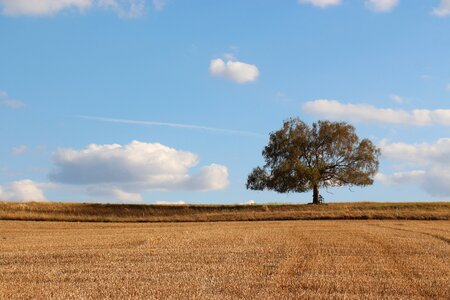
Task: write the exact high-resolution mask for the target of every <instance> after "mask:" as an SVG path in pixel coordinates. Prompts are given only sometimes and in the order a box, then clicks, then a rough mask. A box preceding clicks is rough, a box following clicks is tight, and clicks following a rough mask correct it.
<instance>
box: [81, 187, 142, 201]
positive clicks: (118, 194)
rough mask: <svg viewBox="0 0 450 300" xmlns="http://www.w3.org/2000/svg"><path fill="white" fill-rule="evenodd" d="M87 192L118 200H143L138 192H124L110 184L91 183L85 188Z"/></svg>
mask: <svg viewBox="0 0 450 300" xmlns="http://www.w3.org/2000/svg"><path fill="white" fill-rule="evenodd" d="M86 192H87V194H89V195H91V196H94V197H96V198H102V199H106V200H109V199H116V200H119V201H142V200H144V199H143V197H142V195H141V194H139V193H132V192H126V191H124V190H121V189H120V188H118V187H116V186H111V185H107V184H105V185H91V186H88V187H87V188H86Z"/></svg>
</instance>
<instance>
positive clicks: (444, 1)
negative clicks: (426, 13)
mask: <svg viewBox="0 0 450 300" xmlns="http://www.w3.org/2000/svg"><path fill="white" fill-rule="evenodd" d="M431 13H432V14H433V15H435V16H438V17H446V16H448V15H450V0H441V2H440V4H439V6H438V7H436V8H434V9H433V11H432V12H431Z"/></svg>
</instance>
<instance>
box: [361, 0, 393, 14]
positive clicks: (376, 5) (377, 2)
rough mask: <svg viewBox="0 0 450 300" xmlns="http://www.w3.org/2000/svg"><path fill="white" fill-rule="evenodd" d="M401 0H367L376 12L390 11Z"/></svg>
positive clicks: (367, 3) (368, 4)
mask: <svg viewBox="0 0 450 300" xmlns="http://www.w3.org/2000/svg"><path fill="white" fill-rule="evenodd" d="M399 2H400V0H366V6H367V7H368V8H369V9H371V10H373V11H375V12H388V11H391V10H393V9H394V8H395V7H396V6H397V4H398V3H399Z"/></svg>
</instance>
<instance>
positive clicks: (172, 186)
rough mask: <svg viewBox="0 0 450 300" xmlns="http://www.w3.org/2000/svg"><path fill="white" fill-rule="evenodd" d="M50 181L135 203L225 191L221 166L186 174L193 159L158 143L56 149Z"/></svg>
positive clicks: (215, 165)
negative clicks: (155, 193)
mask: <svg viewBox="0 0 450 300" xmlns="http://www.w3.org/2000/svg"><path fill="white" fill-rule="evenodd" d="M53 160H54V163H55V168H54V170H53V171H52V172H51V174H50V178H51V180H52V181H55V182H58V183H65V184H75V185H83V186H86V187H87V192H88V193H89V194H91V195H99V196H102V197H114V198H116V199H120V200H127V199H128V200H140V199H141V198H140V197H141V195H139V193H140V192H143V191H151V190H193V191H212V190H221V189H224V188H226V187H227V186H228V170H227V168H226V167H225V166H222V165H218V164H211V165H209V166H205V167H203V168H201V169H200V171H199V172H198V173H196V174H193V175H190V174H189V170H190V169H191V168H193V167H194V166H196V165H197V163H198V157H197V155H195V154H193V153H191V152H186V151H179V150H176V149H174V148H170V147H167V146H164V145H161V144H159V143H153V144H152V143H143V142H138V141H134V142H131V143H129V144H127V145H119V144H111V145H96V144H92V145H89V146H88V147H86V148H85V149H83V150H74V149H60V150H58V151H57V152H56V153H55V154H54V156H53Z"/></svg>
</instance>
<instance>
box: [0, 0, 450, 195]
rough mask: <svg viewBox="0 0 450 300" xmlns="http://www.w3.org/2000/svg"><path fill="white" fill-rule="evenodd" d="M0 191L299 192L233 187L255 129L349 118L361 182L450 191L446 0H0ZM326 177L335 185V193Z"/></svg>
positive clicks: (242, 175) (258, 141) (250, 162)
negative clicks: (365, 156) (373, 158)
mask: <svg viewBox="0 0 450 300" xmlns="http://www.w3.org/2000/svg"><path fill="white" fill-rule="evenodd" d="M0 11H1V15H0V130H1V136H2V143H1V146H0V198H2V199H3V200H23V199H24V198H26V200H50V201H99V202H105V201H106V202H133V203H135V202H136V203H156V202H180V201H182V202H185V203H245V202H247V201H251V200H253V201H256V202H257V203H262V202H294V203H306V202H310V200H311V195H310V194H309V193H305V194H288V195H286V194H277V193H274V192H267V191H265V192H255V191H247V190H246V189H245V182H246V177H247V175H248V174H249V173H250V171H251V170H252V168H254V167H256V166H258V165H262V164H263V158H262V156H261V150H262V149H263V147H264V146H265V145H266V143H267V141H268V134H269V133H270V132H271V131H275V130H277V129H279V128H280V127H281V125H282V122H283V120H284V119H286V118H289V117H295V116H298V117H300V118H301V119H303V120H305V121H306V122H308V123H311V122H313V121H316V120H318V119H331V120H343V121H348V122H350V123H352V124H354V125H355V127H356V128H357V133H358V134H359V136H360V137H369V138H371V139H372V140H373V141H374V142H375V143H376V144H377V145H379V146H380V147H381V149H382V153H383V155H382V157H381V166H380V174H378V175H377V177H376V182H375V184H374V185H373V186H371V187H367V188H362V189H361V188H352V189H351V190H350V189H348V188H347V187H344V188H336V189H330V190H329V192H330V193H328V192H327V191H322V194H323V195H324V197H325V200H326V201H329V202H337V201H441V200H446V201H448V200H449V199H450V185H448V184H447V182H449V181H450V171H449V169H450V137H449V129H450V107H449V106H450V105H449V100H450V75H449V70H450V58H449V53H450V35H449V34H448V33H449V32H450V1H448V0H441V1H439V0H436V1H421V0H410V1H404V0H370V1H364V0H360V1H356V0H300V1H296V0H286V1H269V0H267V1H179V0H167V1H163V0H158V1H140V0H68V1H58V0H40V1H38V0H32V1H25V0H0ZM331 193H332V194H331Z"/></svg>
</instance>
